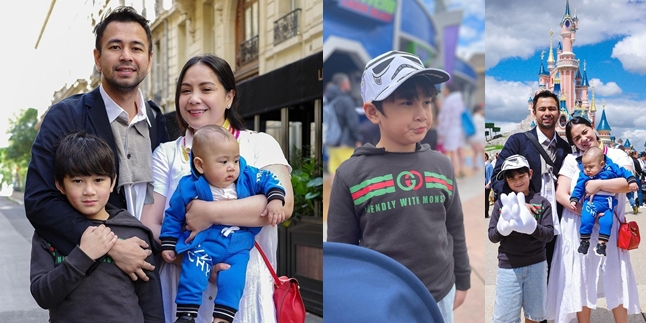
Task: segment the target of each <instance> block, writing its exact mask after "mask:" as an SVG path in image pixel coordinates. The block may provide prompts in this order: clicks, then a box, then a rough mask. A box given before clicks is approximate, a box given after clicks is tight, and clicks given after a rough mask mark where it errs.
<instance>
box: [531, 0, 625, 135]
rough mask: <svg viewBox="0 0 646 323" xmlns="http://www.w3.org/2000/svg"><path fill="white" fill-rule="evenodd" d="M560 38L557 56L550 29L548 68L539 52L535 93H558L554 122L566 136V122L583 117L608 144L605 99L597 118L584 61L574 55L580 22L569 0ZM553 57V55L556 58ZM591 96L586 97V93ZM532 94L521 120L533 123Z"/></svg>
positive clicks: (558, 130) (559, 131)
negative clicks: (526, 112) (557, 107)
mask: <svg viewBox="0 0 646 323" xmlns="http://www.w3.org/2000/svg"><path fill="white" fill-rule="evenodd" d="M560 26H561V34H560V36H561V41H560V42H559V43H558V46H557V48H556V56H555V55H554V48H553V43H552V37H553V34H554V32H553V31H552V30H550V49H549V52H548V56H547V69H546V68H545V64H544V63H543V59H544V58H545V51H543V52H542V53H541V66H540V70H539V72H538V84H539V88H538V89H537V90H536V91H535V92H534V95H535V94H536V93H538V92H540V91H544V90H549V91H551V92H554V93H556V95H557V96H558V97H559V101H560V102H559V109H560V116H559V119H558V122H557V125H556V130H557V132H558V134H559V135H560V136H562V137H565V125H566V123H567V122H568V120H570V119H571V118H573V117H577V116H580V117H584V118H586V119H588V120H589V121H590V122H591V123H592V125H593V126H594V127H596V130H597V132H598V133H599V138H600V139H601V141H603V142H604V143H605V144H607V145H614V138H613V137H611V136H610V130H611V129H610V125H609V124H608V120H606V111H605V103H604V102H602V111H601V118H600V119H597V118H596V114H597V106H596V103H595V100H594V86H592V87H591V86H590V84H589V83H588V73H587V70H586V63H585V61H583V64H581V61H580V60H579V59H576V55H575V54H574V52H573V51H572V45H573V44H574V41H575V40H576V31H577V30H578V26H579V18H577V15H576V11H575V12H574V15H572V14H570V1H569V0H566V3H565V14H564V15H563V18H562V19H561V24H560ZM555 57H556V59H555ZM581 65H583V66H581ZM582 67H583V68H582ZM589 95H590V96H591V98H590V99H588V96H589ZM532 100H533V95H532V96H531V97H530V98H529V100H528V101H527V105H528V109H529V116H528V117H527V119H526V120H525V121H524V122H523V123H521V124H528V123H529V122H531V125H530V127H534V126H535V122H534V116H533V115H532Z"/></svg>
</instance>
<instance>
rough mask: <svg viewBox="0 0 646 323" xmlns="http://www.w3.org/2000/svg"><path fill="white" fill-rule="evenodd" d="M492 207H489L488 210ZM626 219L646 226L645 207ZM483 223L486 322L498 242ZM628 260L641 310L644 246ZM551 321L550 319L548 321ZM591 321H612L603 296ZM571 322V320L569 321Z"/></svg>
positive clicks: (641, 318) (640, 320) (633, 322)
mask: <svg viewBox="0 0 646 323" xmlns="http://www.w3.org/2000/svg"><path fill="white" fill-rule="evenodd" d="M492 209H493V208H490V211H491V210H492ZM629 210H631V208H630V205H628V202H626V211H629ZM626 220H627V221H636V222H637V224H638V225H639V226H640V227H641V228H646V207H642V208H641V209H639V213H638V214H636V215H635V214H632V213H627V214H626ZM481 221H482V222H483V223H485V225H484V226H483V227H484V230H482V231H481V233H480V234H481V236H483V237H484V239H485V245H486V246H485V257H486V258H485V259H486V277H485V299H486V302H485V314H486V322H491V319H492V317H493V303H494V299H495V296H496V272H497V269H498V259H497V256H498V244H493V243H491V242H490V241H489V238H488V237H487V229H486V228H487V227H488V226H489V219H481ZM592 255H593V256H594V253H593V254H592ZM630 262H631V264H632V267H633V272H634V273H635V279H636V280H637V290H638V291H639V306H640V307H641V310H642V312H643V311H644V310H646V270H644V268H646V246H645V245H644V244H641V246H640V247H639V248H638V249H635V250H631V251H630ZM549 322H552V321H549ZM590 322H591V323H606V322H614V319H613V317H612V312H611V311H609V310H608V309H607V305H606V300H605V298H601V299H599V300H598V301H597V309H595V310H593V311H592V317H591V320H590ZM628 322H629V323H644V322H646V315H645V314H643V313H642V314H635V315H630V316H629V317H628ZM571 323H572V322H571Z"/></svg>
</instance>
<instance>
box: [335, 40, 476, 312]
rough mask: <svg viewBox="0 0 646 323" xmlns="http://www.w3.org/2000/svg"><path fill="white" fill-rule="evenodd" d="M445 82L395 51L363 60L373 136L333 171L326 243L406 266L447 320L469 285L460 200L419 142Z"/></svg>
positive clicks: (439, 159) (445, 164)
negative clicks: (364, 250)
mask: <svg viewBox="0 0 646 323" xmlns="http://www.w3.org/2000/svg"><path fill="white" fill-rule="evenodd" d="M448 80H449V75H448V74H447V73H446V72H445V71H443V70H439V69H433V68H425V67H424V65H423V64H422V62H421V60H420V59H419V58H418V57H417V56H415V55H412V54H409V53H405V52H400V51H391V52H387V53H385V54H382V55H380V56H378V57H376V58H374V59H372V60H371V61H370V62H368V63H367V64H366V68H365V70H364V72H363V76H362V79H361V96H362V98H363V102H364V104H363V109H364V111H365V114H366V117H367V118H368V119H369V120H370V121H371V122H372V123H374V124H377V125H379V129H380V132H381V139H380V140H379V142H378V143H377V145H376V146H373V145H371V144H365V145H363V146H362V147H359V148H357V149H356V150H355V152H354V154H353V155H352V157H351V158H350V159H348V160H346V161H345V162H344V163H343V164H341V166H340V167H339V168H338V169H337V172H336V176H335V178H334V182H333V183H332V191H331V195H330V203H329V210H328V221H327V223H328V232H327V240H328V241H331V242H343V243H350V244H355V245H360V246H363V247H367V248H370V249H373V250H376V251H379V252H381V253H383V254H385V255H387V256H389V257H391V258H393V259H395V260H397V261H398V262H400V263H401V264H403V265H404V266H406V267H407V268H408V269H410V270H411V271H412V272H413V273H414V274H415V275H416V276H417V277H418V278H419V279H420V280H421V281H422V282H423V283H424V284H425V285H426V287H427V288H428V290H429V291H430V292H431V294H432V295H433V297H434V298H435V300H436V301H437V303H438V307H439V308H440V312H441V313H442V316H443V317H444V321H445V322H447V323H451V322H453V308H454V307H457V306H460V305H461V304H462V302H463V301H464V298H465V297H466V291H467V290H468V289H469V287H470V274H471V268H470V266H469V257H468V255H467V248H466V243H465V236H464V223H463V214H462V205H461V202H460V196H459V193H458V190H457V187H456V181H455V175H454V174H453V168H452V166H451V161H450V160H449V159H448V158H447V157H445V156H444V155H442V154H441V153H439V152H435V151H432V150H431V149H430V148H429V146H428V145H426V144H420V143H419V142H420V141H421V140H422V139H424V136H425V135H426V132H427V131H428V129H429V128H430V126H431V124H432V121H433V119H432V116H433V114H432V111H433V106H432V103H431V100H432V99H433V98H434V97H435V96H436V95H437V93H438V90H437V89H436V88H435V85H436V84H440V83H443V82H446V81H448ZM384 293H387V290H384Z"/></svg>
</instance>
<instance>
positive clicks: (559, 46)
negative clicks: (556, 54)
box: [556, 42, 563, 51]
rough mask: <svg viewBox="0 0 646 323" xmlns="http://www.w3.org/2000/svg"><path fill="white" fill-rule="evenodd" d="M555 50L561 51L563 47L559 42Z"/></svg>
mask: <svg viewBox="0 0 646 323" xmlns="http://www.w3.org/2000/svg"><path fill="white" fill-rule="evenodd" d="M556 50H560V51H562V50H563V46H561V42H559V45H558V46H556Z"/></svg>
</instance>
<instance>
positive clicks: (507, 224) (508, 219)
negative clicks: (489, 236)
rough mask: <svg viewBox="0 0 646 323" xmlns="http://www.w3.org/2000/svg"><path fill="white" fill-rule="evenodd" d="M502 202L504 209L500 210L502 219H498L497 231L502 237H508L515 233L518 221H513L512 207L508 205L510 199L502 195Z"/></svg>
mask: <svg viewBox="0 0 646 323" xmlns="http://www.w3.org/2000/svg"><path fill="white" fill-rule="evenodd" d="M500 202H501V203H502V207H501V208H500V218H498V224H497V225H496V230H498V232H499V233H500V234H501V235H503V236H508V235H509V234H510V233H511V232H512V231H514V226H515V223H516V221H515V220H514V219H513V215H512V213H511V207H510V206H509V205H508V204H509V202H510V199H509V198H508V197H507V195H505V194H502V195H500Z"/></svg>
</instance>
